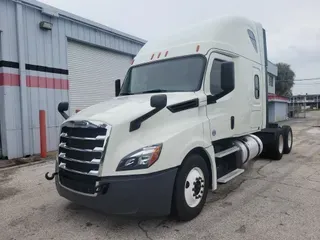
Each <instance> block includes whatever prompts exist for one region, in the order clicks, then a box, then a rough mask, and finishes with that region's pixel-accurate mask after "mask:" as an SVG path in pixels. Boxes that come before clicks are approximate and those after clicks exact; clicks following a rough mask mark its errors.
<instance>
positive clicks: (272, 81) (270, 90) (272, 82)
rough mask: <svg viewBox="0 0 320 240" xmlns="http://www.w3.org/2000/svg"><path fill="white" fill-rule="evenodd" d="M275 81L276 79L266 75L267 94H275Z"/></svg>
mask: <svg viewBox="0 0 320 240" xmlns="http://www.w3.org/2000/svg"><path fill="white" fill-rule="evenodd" d="M275 79H276V77H275V76H274V75H272V74H270V73H268V93H272V94H275V93H276V86H275V84H276V83H275Z"/></svg>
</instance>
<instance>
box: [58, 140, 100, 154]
mask: <svg viewBox="0 0 320 240" xmlns="http://www.w3.org/2000/svg"><path fill="white" fill-rule="evenodd" d="M59 147H61V148H65V149H68V150H73V151H79V152H103V147H95V148H94V149H81V148H75V147H68V146H67V143H65V142H62V143H60V144H59Z"/></svg>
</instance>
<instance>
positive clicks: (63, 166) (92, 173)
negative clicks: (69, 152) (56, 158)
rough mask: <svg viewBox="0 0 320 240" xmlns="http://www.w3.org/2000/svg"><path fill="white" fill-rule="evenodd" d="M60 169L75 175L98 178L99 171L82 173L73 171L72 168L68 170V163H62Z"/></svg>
mask: <svg viewBox="0 0 320 240" xmlns="http://www.w3.org/2000/svg"><path fill="white" fill-rule="evenodd" d="M59 168H62V169H64V170H66V171H69V172H73V173H79V174H83V175H91V176H98V170H90V171H89V172H82V171H78V170H74V169H71V168H67V164H66V163H60V164H59Z"/></svg>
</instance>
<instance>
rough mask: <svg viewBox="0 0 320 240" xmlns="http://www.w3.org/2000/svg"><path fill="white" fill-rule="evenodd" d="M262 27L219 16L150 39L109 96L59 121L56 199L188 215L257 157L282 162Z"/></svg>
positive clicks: (286, 132)
mask: <svg viewBox="0 0 320 240" xmlns="http://www.w3.org/2000/svg"><path fill="white" fill-rule="evenodd" d="M267 62H268V61H267V45H266V32H265V29H264V28H263V27H262V25H261V24H260V23H257V22H255V21H252V20H249V19H246V18H243V17H223V18H220V19H216V20H209V21H205V22H202V23H200V24H196V25H193V26H191V27H188V28H186V29H183V30H181V31H179V32H176V33H174V34H172V35H169V36H166V37H164V38H162V39H160V40H157V41H149V42H147V43H146V44H145V45H144V46H143V47H142V48H141V50H140V51H139V53H138V54H137V55H136V56H135V58H134V62H133V64H132V65H131V66H130V68H129V69H128V71H127V73H126V76H125V78H124V79H123V81H122V83H121V82H120V80H119V79H118V80H115V97H114V98H113V99H110V100H107V101H105V102H101V103H98V104H96V105H93V106H90V107H88V108H86V109H82V110H81V111H80V112H78V113H76V114H74V115H72V116H70V117H69V116H68V114H67V113H66V111H67V110H68V107H69V105H68V102H62V103H60V104H59V106H58V111H59V112H60V113H61V114H62V116H63V117H64V118H65V120H64V122H63V123H62V125H61V128H60V138H59V150H58V155H57V158H56V163H55V172H54V173H53V174H52V175H51V176H50V175H49V174H48V173H46V178H47V179H48V180H52V179H55V184H56V189H57V192H58V194H59V195H60V196H62V197H64V198H66V199H68V200H70V201H72V202H75V203H77V204H80V205H83V206H86V207H88V208H92V209H96V210H98V211H101V212H104V213H106V214H112V215H134V216H165V215H173V216H175V217H176V219H178V220H180V221H189V220H191V219H193V218H195V217H196V216H198V214H199V213H200V212H201V211H202V209H203V206H204V204H205V201H206V197H207V194H208V191H215V190H216V189H217V188H218V186H219V184H223V183H226V182H228V181H230V180H231V179H233V178H235V177H237V176H239V175H240V174H241V173H243V171H244V168H245V167H244V166H246V163H247V162H248V161H250V160H252V159H254V158H256V157H258V156H260V157H264V158H269V159H272V160H280V159H281V158H282V156H283V154H288V153H290V151H291V149H292V145H293V136H292V129H291V128H290V126H287V125H284V126H280V125H278V124H275V123H269V121H268V84H267Z"/></svg>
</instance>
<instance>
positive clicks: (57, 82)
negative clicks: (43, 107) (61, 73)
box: [27, 76, 69, 90]
mask: <svg viewBox="0 0 320 240" xmlns="http://www.w3.org/2000/svg"><path fill="white" fill-rule="evenodd" d="M27 87H35V88H48V89H62V90H68V89H69V81H68V80H65V79H57V78H47V77H35V76H27Z"/></svg>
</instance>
